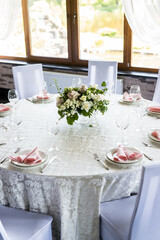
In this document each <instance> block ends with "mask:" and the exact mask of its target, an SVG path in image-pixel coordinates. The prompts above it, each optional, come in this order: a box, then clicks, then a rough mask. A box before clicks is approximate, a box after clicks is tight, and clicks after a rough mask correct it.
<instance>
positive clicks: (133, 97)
mask: <svg viewBox="0 0 160 240" xmlns="http://www.w3.org/2000/svg"><path fill="white" fill-rule="evenodd" d="M141 98H142V97H141V89H140V87H139V86H138V85H132V86H131V87H130V91H129V93H128V92H127V91H125V92H124V93H123V96H122V98H121V99H120V100H119V102H120V103H122V104H134V105H135V103H136V101H138V100H140V99H141Z"/></svg>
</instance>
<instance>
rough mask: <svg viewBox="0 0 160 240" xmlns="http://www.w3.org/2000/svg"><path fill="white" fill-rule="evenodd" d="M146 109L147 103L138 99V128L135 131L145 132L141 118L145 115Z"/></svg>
mask: <svg viewBox="0 0 160 240" xmlns="http://www.w3.org/2000/svg"><path fill="white" fill-rule="evenodd" d="M147 107H148V105H147V102H146V101H145V100H144V99H140V100H138V101H137V114H138V116H139V119H140V127H139V128H138V129H137V131H143V130H145V128H144V126H143V118H144V117H145V116H146V114H147Z"/></svg>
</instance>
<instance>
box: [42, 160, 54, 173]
mask: <svg viewBox="0 0 160 240" xmlns="http://www.w3.org/2000/svg"><path fill="white" fill-rule="evenodd" d="M56 158H57V156H54V157H53V158H51V159H50V160H49V162H48V163H47V165H46V166H45V167H44V168H43V169H42V170H41V173H43V172H44V170H45V169H46V168H47V167H48V166H49V165H50V164H51V163H52V162H53V161H54V160H55V159H56Z"/></svg>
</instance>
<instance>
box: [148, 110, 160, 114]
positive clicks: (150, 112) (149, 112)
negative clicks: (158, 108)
mask: <svg viewBox="0 0 160 240" xmlns="http://www.w3.org/2000/svg"><path fill="white" fill-rule="evenodd" d="M147 113H148V114H150V115H160V112H152V111H149V110H147Z"/></svg>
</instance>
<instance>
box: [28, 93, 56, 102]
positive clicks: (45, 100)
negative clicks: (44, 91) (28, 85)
mask: <svg viewBox="0 0 160 240" xmlns="http://www.w3.org/2000/svg"><path fill="white" fill-rule="evenodd" d="M49 97H50V98H48V99H38V98H37V95H35V96H33V98H32V102H34V103H49V102H53V100H54V96H53V95H51V94H49Z"/></svg>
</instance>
